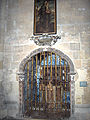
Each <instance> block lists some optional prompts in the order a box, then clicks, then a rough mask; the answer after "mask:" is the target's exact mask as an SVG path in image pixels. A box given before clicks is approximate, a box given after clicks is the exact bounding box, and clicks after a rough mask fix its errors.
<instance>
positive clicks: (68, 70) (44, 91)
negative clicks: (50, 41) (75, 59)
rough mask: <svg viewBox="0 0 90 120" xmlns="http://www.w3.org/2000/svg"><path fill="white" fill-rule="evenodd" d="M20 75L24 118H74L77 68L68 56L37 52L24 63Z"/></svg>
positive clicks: (40, 50)
mask: <svg viewBox="0 0 90 120" xmlns="http://www.w3.org/2000/svg"><path fill="white" fill-rule="evenodd" d="M19 72H20V73H19V91H20V114H22V115H25V116H28V117H29V116H31V117H33V118H38V117H40V118H41V117H42V116H43V117H42V118H47V117H50V116H53V117H56V116H58V117H70V115H72V114H73V112H74V77H73V75H74V66H73V63H72V61H71V60H70V58H69V57H68V56H66V55H65V54H63V53H62V52H61V51H59V50H55V49H52V48H48V49H43V48H42V49H37V50H35V51H33V52H32V53H31V54H30V55H29V56H28V57H26V58H25V59H24V60H23V61H22V62H21V64H20V69H19ZM43 113H44V114H43Z"/></svg>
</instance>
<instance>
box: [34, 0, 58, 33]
mask: <svg viewBox="0 0 90 120" xmlns="http://www.w3.org/2000/svg"><path fill="white" fill-rule="evenodd" d="M56 32H57V31H56V0H34V32H33V34H34V35H41V34H56Z"/></svg>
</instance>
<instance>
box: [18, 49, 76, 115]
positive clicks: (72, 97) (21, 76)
mask: <svg viewBox="0 0 90 120" xmlns="http://www.w3.org/2000/svg"><path fill="white" fill-rule="evenodd" d="M43 51H49V52H52V51H53V52H54V53H56V54H57V55H58V56H61V58H63V59H65V60H66V61H67V62H68V64H69V66H70V73H68V74H69V75H70V80H71V82H70V87H71V89H70V101H71V113H70V116H72V115H73V114H74V111H75V81H74V76H75V72H74V65H73V62H72V60H71V59H70V58H69V57H68V56H67V55H65V54H64V53H63V52H61V51H60V50H57V49H55V48H39V49H36V50H34V51H32V52H31V53H30V54H29V55H28V56H26V58H24V59H23V60H22V61H21V63H20V66H19V72H18V73H17V74H18V81H19V116H23V109H24V107H23V105H24V102H23V81H24V67H25V65H26V63H27V62H28V61H30V60H31V57H32V56H34V55H36V54H38V53H40V52H43Z"/></svg>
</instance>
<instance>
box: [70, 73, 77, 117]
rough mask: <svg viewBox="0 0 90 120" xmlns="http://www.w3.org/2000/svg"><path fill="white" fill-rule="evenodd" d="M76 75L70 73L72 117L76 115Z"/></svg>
mask: <svg viewBox="0 0 90 120" xmlns="http://www.w3.org/2000/svg"><path fill="white" fill-rule="evenodd" d="M75 74H76V73H69V75H70V81H71V82H70V86H71V89H70V94H71V95H70V100H71V113H70V114H71V116H73V115H74V111H75V80H74V76H75Z"/></svg>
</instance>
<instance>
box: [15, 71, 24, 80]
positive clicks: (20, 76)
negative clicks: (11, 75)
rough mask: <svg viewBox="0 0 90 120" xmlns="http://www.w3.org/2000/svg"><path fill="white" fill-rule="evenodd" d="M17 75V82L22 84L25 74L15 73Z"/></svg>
mask: <svg viewBox="0 0 90 120" xmlns="http://www.w3.org/2000/svg"><path fill="white" fill-rule="evenodd" d="M17 75H18V76H19V81H21V82H23V81H24V76H25V73H24V72H22V73H21V72H20V73H17Z"/></svg>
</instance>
